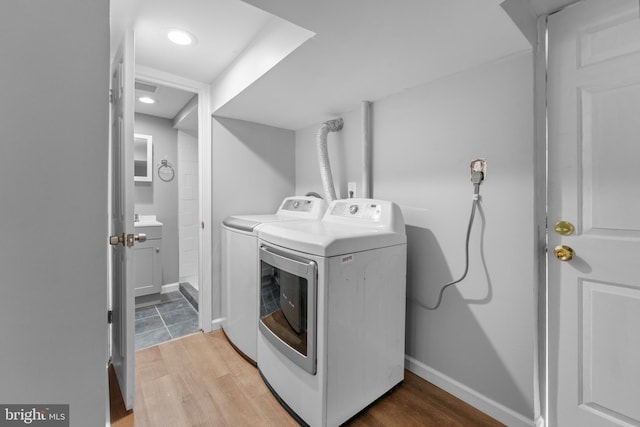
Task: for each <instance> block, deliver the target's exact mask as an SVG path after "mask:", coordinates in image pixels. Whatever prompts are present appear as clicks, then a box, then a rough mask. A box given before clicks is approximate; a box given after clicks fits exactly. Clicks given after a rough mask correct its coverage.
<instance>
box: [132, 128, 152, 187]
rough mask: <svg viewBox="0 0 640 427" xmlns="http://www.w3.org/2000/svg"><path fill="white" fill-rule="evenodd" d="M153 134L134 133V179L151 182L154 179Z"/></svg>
mask: <svg viewBox="0 0 640 427" xmlns="http://www.w3.org/2000/svg"><path fill="white" fill-rule="evenodd" d="M151 141H152V137H151V135H142V134H139V133H136V134H134V135H133V162H134V166H133V180H134V181H143V182H151V181H152V179H153V147H152V143H151Z"/></svg>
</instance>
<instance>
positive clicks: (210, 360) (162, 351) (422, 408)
mask: <svg viewBox="0 0 640 427" xmlns="http://www.w3.org/2000/svg"><path fill="white" fill-rule="evenodd" d="M109 385H110V398H111V425H112V426H114V427H130V426H134V425H135V426H136V427H146V426H149V427H164V426H167V427H169V426H171V427H180V426H184V427H191V426H215V427H218V426H220V427H224V426H229V427H237V426H277V427H281V426H283V427H286V426H292V427H294V426H297V425H298V424H297V423H296V422H295V421H294V420H293V419H292V418H291V417H290V416H289V414H288V413H287V412H286V411H285V410H284V409H283V408H282V407H281V406H280V404H279V403H278V402H277V401H276V399H275V398H274V397H273V396H272V395H271V393H270V392H269V390H268V389H267V387H266V386H265V384H264V383H263V382H262V379H261V378H260V374H259V373H258V370H257V369H256V367H255V366H253V365H252V364H250V363H249V362H247V361H246V360H245V359H244V358H242V356H240V355H239V354H238V353H237V352H236V351H235V350H234V349H233V348H232V347H231V345H230V343H229V342H228V341H227V339H226V337H225V336H224V334H223V333H222V331H215V332H212V333H208V334H203V333H197V334H194V335H190V336H187V337H184V338H181V339H178V340H174V341H169V342H166V343H163V344H160V345H157V346H154V347H149V348H146V349H143V350H139V351H137V352H136V391H135V393H136V395H135V399H136V401H135V411H134V412H129V413H127V412H126V410H125V409H124V404H123V401H122V397H121V396H120V391H119V390H118V388H117V387H118V385H117V382H116V381H115V375H114V374H113V370H112V369H110V373H109ZM346 425H349V426H357V427H361V426H372V427H373V426H376V427H377V426H403V427H404V426H465V427H466V426H502V425H503V424H501V423H499V422H497V421H496V420H494V419H492V418H491V417H489V416H487V415H486V414H484V413H482V412H480V411H478V410H476V409H475V408H473V407H471V406H469V405H467V404H466V403H464V402H463V401H461V400H459V399H457V398H456V397H454V396H452V395H450V394H448V393H446V392H445V391H443V390H442V389H439V388H438V387H436V386H434V385H432V384H430V383H428V382H426V381H424V380H423V379H421V378H420V377H418V376H416V375H415V374H413V373H411V372H409V371H405V379H404V381H403V383H402V384H400V385H399V386H397V387H396V388H395V389H393V390H392V391H391V392H389V393H387V394H386V395H384V396H383V397H381V398H380V399H378V400H377V401H376V402H375V403H374V404H373V405H371V406H369V407H368V408H366V409H365V410H364V411H362V412H361V413H360V414H358V415H357V416H356V417H354V418H353V419H351V420H350V421H349V422H348V423H347V424H346Z"/></svg>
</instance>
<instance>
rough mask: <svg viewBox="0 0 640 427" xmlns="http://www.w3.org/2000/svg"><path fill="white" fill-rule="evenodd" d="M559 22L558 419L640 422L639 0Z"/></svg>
mask: <svg viewBox="0 0 640 427" xmlns="http://www.w3.org/2000/svg"><path fill="white" fill-rule="evenodd" d="M548 31H549V32H548V36H549V57H548V58H549V70H548V86H547V94H548V95H547V96H548V114H549V116H548V119H549V151H548V155H549V208H548V221H549V251H548V266H549V283H548V298H549V299H548V309H549V312H548V321H549V335H548V337H549V346H548V351H549V353H548V357H549V384H548V386H549V418H550V419H549V425H550V426H559V427H564V426H581V427H589V426H598V427H602V426H629V425H634V426H638V425H640V21H639V16H638V0H605V1H603V0H583V1H582V2H580V3H578V4H576V5H574V6H571V7H569V8H567V9H565V10H563V11H561V12H558V13H556V14H553V15H551V16H549V20H548ZM559 221H567V222H569V223H571V224H572V225H573V226H574V227H575V229H574V230H573V231H572V230H571V227H569V226H568V224H560V226H559V227H558V230H555V228H556V227H555V225H556V223H557V222H559ZM561 245H564V246H565V247H564V248H562V247H560V248H558V253H557V254H556V253H555V248H556V247H558V246H561ZM571 250H573V254H572V253H571ZM558 257H559V258H563V259H564V261H563V260H560V259H558ZM569 258H572V259H570V260H569Z"/></svg>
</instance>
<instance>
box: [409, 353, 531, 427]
mask: <svg viewBox="0 0 640 427" xmlns="http://www.w3.org/2000/svg"><path fill="white" fill-rule="evenodd" d="M405 368H407V369H408V370H410V371H411V372H413V373H414V374H416V375H418V376H419V377H421V378H423V379H425V380H427V381H429V382H430V383H431V384H434V385H436V386H438V387H440V388H441V389H443V390H445V391H446V392H448V393H451V394H453V395H454V396H456V397H457V398H458V399H461V400H463V401H465V402H467V403H468V404H469V405H471V406H473V407H475V408H477V409H478V410H480V411H482V412H484V413H485V414H487V415H489V416H491V417H493V418H495V419H496V420H498V421H500V422H501V423H504V424H506V425H508V426H509V427H540V426H541V425H544V421H542V424H540V421H541V420H542V419H541V418H539V419H538V420H530V419H528V418H527V417H525V416H523V415H521V414H519V413H517V412H515V411H514V410H512V409H509V408H507V407H506V406H504V405H502V404H500V403H498V402H496V401H494V400H492V399H489V398H488V397H486V396H484V395H482V394H480V393H478V392H477V391H475V390H473V389H471V388H469V387H467V386H466V385H464V384H462V383H460V382H458V381H456V380H454V379H453V378H451V377H449V376H447V375H445V374H443V373H442V372H439V371H436V370H435V369H433V368H430V367H429V366H427V365H425V364H424V363H422V362H420V361H418V360H416V359H414V358H412V357H410V356H407V355H405Z"/></svg>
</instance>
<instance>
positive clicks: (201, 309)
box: [135, 65, 213, 332]
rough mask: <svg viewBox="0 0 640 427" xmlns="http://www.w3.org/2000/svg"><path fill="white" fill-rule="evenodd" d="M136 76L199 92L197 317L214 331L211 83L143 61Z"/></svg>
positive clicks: (205, 328)
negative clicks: (212, 297) (212, 301)
mask: <svg viewBox="0 0 640 427" xmlns="http://www.w3.org/2000/svg"><path fill="white" fill-rule="evenodd" d="M135 77H136V79H141V80H144V81H146V82H149V83H154V84H159V85H163V86H168V87H172V88H175V89H180V90H184V91H187V92H192V93H196V94H197V95H198V197H199V200H198V215H199V221H198V222H199V223H200V233H199V235H198V237H199V238H198V287H199V292H198V295H199V297H198V299H199V301H198V319H199V324H200V328H201V329H202V330H203V331H204V332H211V331H212V321H213V318H212V310H211V309H212V307H211V292H212V283H211V279H212V278H211V275H212V274H211V273H212V270H211V268H212V264H211V256H212V255H211V248H212V245H211V239H212V233H211V230H210V228H211V218H212V212H211V200H212V197H211V87H210V85H209V84H207V83H202V82H199V81H195V80H190V79H187V78H184V77H180V76H176V75H174V74H171V73H167V72H164V71H160V70H156V69H153V68H149V67H144V66H140V65H136V70H135Z"/></svg>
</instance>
